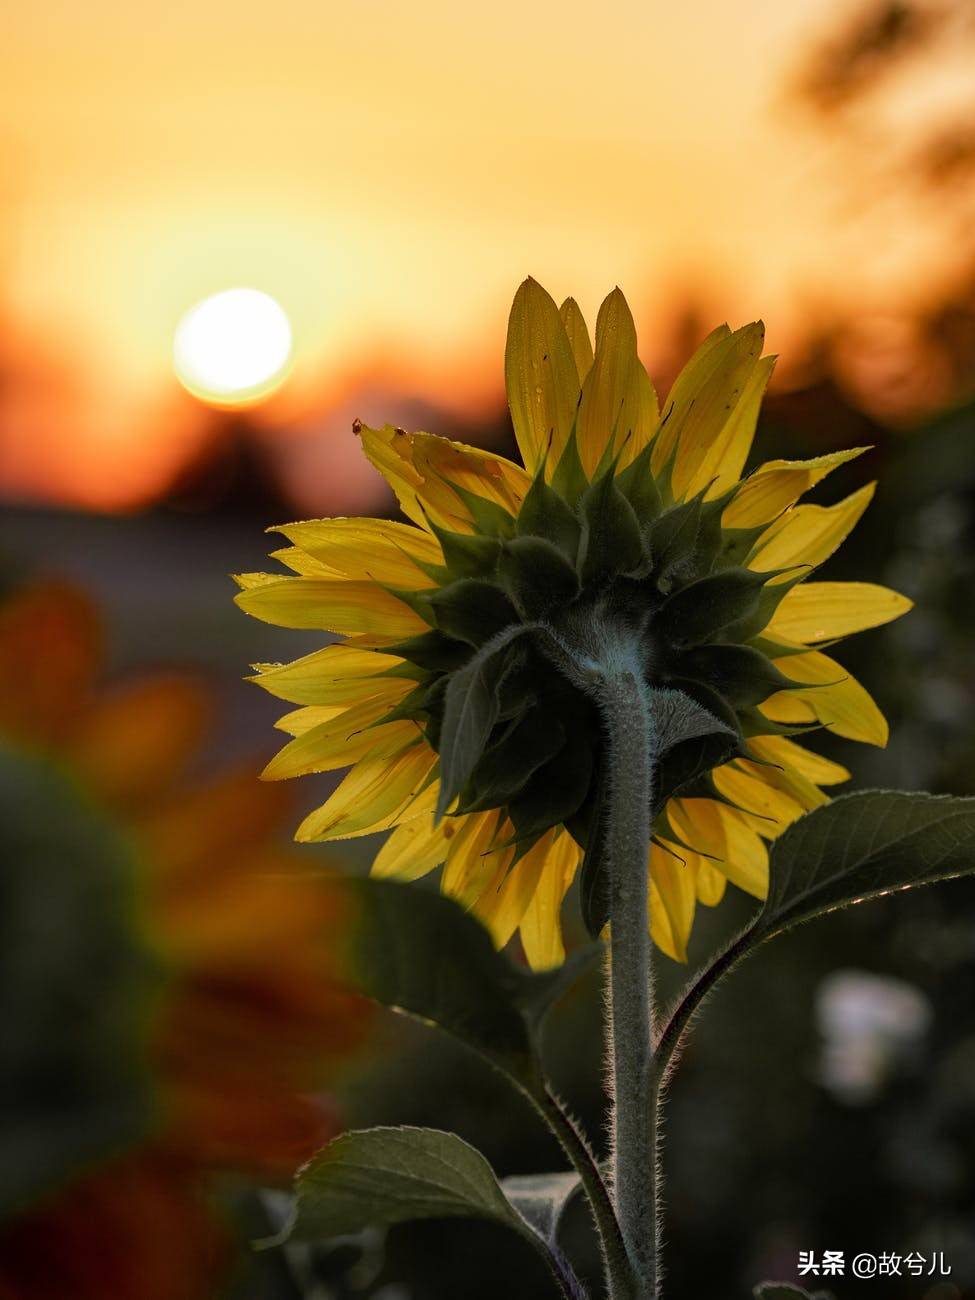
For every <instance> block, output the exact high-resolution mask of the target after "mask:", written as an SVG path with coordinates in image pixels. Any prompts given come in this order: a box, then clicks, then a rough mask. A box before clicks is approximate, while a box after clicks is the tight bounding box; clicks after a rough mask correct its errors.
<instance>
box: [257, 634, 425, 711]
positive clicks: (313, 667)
mask: <svg viewBox="0 0 975 1300" xmlns="http://www.w3.org/2000/svg"><path fill="white" fill-rule="evenodd" d="M402 665H403V660H402V659H397V658H396V657H395V656H394V655H384V654H378V653H377V652H376V651H375V650H359V649H357V648H356V647H354V646H350V645H349V644H348V643H347V642H338V643H337V644H335V645H327V646H325V647H324V649H322V650H314V651H312V653H311V654H309V655H305V656H303V658H301V659H296V660H295V661H294V663H290V664H259V665H256V667H257V668H258V673H257V676H256V677H251V678H249V679H248V680H249V681H252V682H256V683H257V684H258V686H263V688H264V690H266V691H267V692H268V694H270V695H274V696H276V697H277V698H278V699H279V700H287V701H288V702H289V703H290V704H355V703H356V701H357V700H361V699H365V698H367V697H368V696H369V695H372V694H374V693H375V692H376V691H377V689H379V690H388V691H389V698H391V699H393V698H394V697H395V699H402V697H403V696H404V695H406V694H407V693H408V692H409V691H410V690H411V689H412V687H414V686H415V685H416V682H415V681H411V680H410V679H409V678H406V677H386V676H385V674H386V673H389V672H392V671H395V669H396V667H397V666H402ZM394 702H395V700H394Z"/></svg>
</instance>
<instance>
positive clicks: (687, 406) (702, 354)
mask: <svg viewBox="0 0 975 1300" xmlns="http://www.w3.org/2000/svg"><path fill="white" fill-rule="evenodd" d="M764 340H765V326H764V325H762V323H761V322H760V321H756V322H755V323H754V324H752V325H746V326H744V327H743V328H742V329H738V330H735V331H734V333H728V334H722V335H720V336H717V337H716V336H715V335H712V336H711V337H710V339H708V340H705V343H704V345H702V347H701V348H699V349H698V351H697V353H696V354H695V356H694V357H692V358H691V360H690V362H689V363H688V365H687V366H685V368H684V370H683V371H682V372H681V374H680V375H679V376H678V377H677V380H676V382H675V384H674V387H673V389H672V390H671V393H670V395H669V396H668V398H667V401H666V402H665V403H664V416H665V421H666V422H665V424H664V426H663V430H662V433H664V434H665V435H666V441H667V445H668V454H669V451H670V450H671V449H672V448H673V447H675V446H676V448H677V459H676V463H675V466H674V472H673V490H674V494H675V496H676V497H678V498H682V497H684V496H686V495H687V493H688V490H689V488H690V485H691V484H692V483H693V482H694V481H695V476H696V475H697V472H698V470H699V469H700V468H701V465H702V463H703V462H704V460H705V458H706V457H707V455H708V452H709V451H710V450H711V449H712V447H713V446H714V445H715V443H719V444H721V443H723V439H722V434H723V431H724V429H725V426H726V425H727V424H728V422H729V420H733V419H734V415H735V411H736V408H737V406H738V405H739V403H740V402H741V399H742V395H743V394H744V393H746V392H747V393H748V394H749V398H750V400H751V401H752V402H753V404H754V412H755V414H756V415H757V411H758V403H759V402H760V400H761V392H760V391H759V390H757V389H756V387H755V385H754V383H753V382H752V378H753V375H754V372H755V371H756V369H757V368H758V367H759V366H760V365H761V355H762V344H763V342H764ZM745 425H746V426H747V419H746V421H745ZM732 436H733V435H732ZM662 457H663V448H661V450H660V451H659V452H657V451H656V449H655V457H654V460H655V463H662ZM702 486H703V484H702Z"/></svg>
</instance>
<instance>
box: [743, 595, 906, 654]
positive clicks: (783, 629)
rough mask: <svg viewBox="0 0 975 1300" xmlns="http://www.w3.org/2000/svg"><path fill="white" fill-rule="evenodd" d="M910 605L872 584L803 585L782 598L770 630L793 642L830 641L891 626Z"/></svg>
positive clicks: (897, 596) (770, 624) (904, 599)
mask: <svg viewBox="0 0 975 1300" xmlns="http://www.w3.org/2000/svg"><path fill="white" fill-rule="evenodd" d="M913 604H914V602H913V601H911V600H908V598H907V597H906V596H902V595H900V593H899V592H896V591H891V590H890V588H889V587H879V586H877V585H876V584H875V583H872V582H803V583H800V585H799V586H798V587H793V588H792V590H791V591H789V592H787V593H786V595H785V596H784V597H783V599H782V602H781V603H780V605H779V607H778V609H777V610H776V611H775V614H774V615H773V617H772V621H771V622H770V623H769V630H770V631H771V632H772V633H773V634H781V635H782V636H786V637H789V639H790V640H793V641H805V642H814V641H832V640H833V639H834V638H836V637H841V636H849V635H850V634H851V633H853V632H862V631H863V630H864V629H865V628H868V627H879V626H880V625H881V624H882V623H890V622H891V621H892V620H893V619H895V618H900V616H901V615H902V614H906V613H907V611H908V610H909V609H911V608H912V606H913ZM798 657H799V656H797V658H798ZM786 675H787V676H788V673H787V674H786Z"/></svg>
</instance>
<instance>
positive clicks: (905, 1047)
mask: <svg viewBox="0 0 975 1300" xmlns="http://www.w3.org/2000/svg"><path fill="white" fill-rule="evenodd" d="M816 1020H817V1023H818V1026H819V1031H820V1033H821V1035H822V1039H823V1042H822V1054H821V1057H820V1068H819V1075H820V1080H821V1082H822V1083H823V1084H824V1086H825V1087H826V1088H828V1089H829V1091H830V1092H831V1093H833V1095H834V1096H835V1097H836V1098H837V1100H838V1101H843V1102H846V1103H847V1104H849V1105H854V1106H855V1105H863V1104H864V1103H866V1102H869V1101H872V1100H873V1098H874V1097H875V1096H876V1095H877V1094H878V1093H879V1092H880V1090H881V1089H882V1088H883V1086H884V1084H885V1083H886V1082H887V1080H888V1079H889V1078H890V1076H891V1075H892V1073H893V1072H894V1071H895V1069H896V1068H897V1067H898V1066H899V1065H900V1064H901V1063H902V1062H903V1061H904V1060H905V1058H906V1057H908V1056H909V1055H910V1052H911V1050H912V1049H913V1048H915V1047H916V1046H917V1044H918V1043H919V1042H920V1040H921V1038H922V1037H923V1036H924V1034H925V1033H926V1032H927V1029H928V1026H929V1025H930V1023H931V1004H930V1003H929V1002H928V1000H927V998H926V997H925V996H924V994H923V993H921V991H920V990H919V989H916V988H915V987H914V986H913V985H912V984H906V983H905V982H904V981H903V980H898V979H892V978H890V977H889V976H886V975H873V974H870V973H869V972H867V971H857V970H843V971H836V972H835V973H834V974H832V975H829V976H828V977H827V978H826V979H824V980H823V982H822V983H821V984H820V986H819V989H818V990H817V993H816Z"/></svg>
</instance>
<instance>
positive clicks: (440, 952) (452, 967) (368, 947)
mask: <svg viewBox="0 0 975 1300" xmlns="http://www.w3.org/2000/svg"><path fill="white" fill-rule="evenodd" d="M343 889H344V890H346V891H347V897H348V898H349V900H350V904H351V911H352V918H351V921H350V925H349V927H348V936H349V938H348V945H349V946H348V949H347V951H346V954H345V956H346V960H347V963H348V969H349V977H350V979H351V980H352V982H353V983H354V985H355V986H356V987H357V988H358V989H359V990H360V991H361V992H362V993H364V994H365V995H366V996H367V997H369V998H372V999H373V1000H374V1001H376V1002H379V1003H381V1004H382V1005H383V1006H387V1007H391V1008H392V1009H394V1010H396V1011H399V1012H401V1013H403V1014H405V1015H409V1016H413V1017H416V1018H417V1019H419V1020H422V1021H423V1022H424V1023H426V1024H434V1025H437V1026H438V1027H439V1028H441V1029H443V1030H444V1031H445V1032H446V1033H448V1034H451V1035H452V1036H453V1037H454V1038H457V1039H459V1040H460V1041H461V1042H463V1043H464V1044H466V1046H468V1047H470V1048H472V1049H473V1050H474V1051H475V1052H477V1053H479V1055H481V1056H483V1057H484V1058H485V1059H486V1060H488V1061H489V1062H490V1063H491V1064H492V1065H494V1066H495V1067H496V1068H497V1069H499V1070H501V1071H502V1072H503V1073H505V1074H507V1075H508V1076H509V1077H510V1078H512V1079H513V1080H514V1081H515V1082H516V1083H517V1084H518V1086H519V1087H520V1088H522V1089H524V1090H525V1091H528V1092H530V1093H532V1094H533V1095H538V1092H539V1089H540V1087H541V1074H540V1068H539V1064H538V1059H537V1055H536V1052H535V1047H534V1044H533V1031H534V1030H535V1029H536V1028H537V1027H538V1026H539V1024H540V1023H541V1021H542V1019H543V1018H544V1016H545V1013H546V1012H547V1010H548V1009H549V1007H550V1006H551V1005H552V1004H553V1003H554V1002H555V1001H556V1000H557V999H558V998H559V997H560V996H561V995H562V994H563V993H564V992H565V990H566V989H567V987H568V986H569V984H570V983H571V982H572V981H574V980H575V979H576V978H577V977H578V976H579V975H580V974H582V972H583V971H584V970H585V969H586V968H588V966H590V965H591V964H592V962H593V961H594V959H595V957H596V954H597V952H598V947H597V946H593V947H590V948H585V949H581V950H580V951H579V952H578V953H576V954H573V955H572V956H571V957H570V958H569V959H568V961H567V962H566V963H565V965H563V966H561V967H559V968H558V969H556V970H552V971H545V972H540V973H538V974H534V973H532V972H530V971H527V970H525V968H524V967H522V966H516V965H515V964H514V962H512V961H510V960H509V959H508V958H507V957H506V956H505V955H504V954H503V953H499V952H498V951H497V950H496V949H495V947H494V944H493V942H492V940H491V937H490V935H489V934H488V932H487V930H486V929H485V928H484V926H483V925H481V923H480V922H479V921H477V920H475V918H474V917H473V916H471V915H470V914H469V913H467V912H465V910H464V909H463V907H461V905H460V904H459V903H457V902H455V901H454V900H453V899H452V898H448V897H446V896H445V895H443V894H439V893H436V892H434V891H432V890H426V889H421V888H418V887H417V886H416V885H412V884H404V883H400V882H398V881H392V880H375V879H370V880H346V881H345V882H344V883H343Z"/></svg>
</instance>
